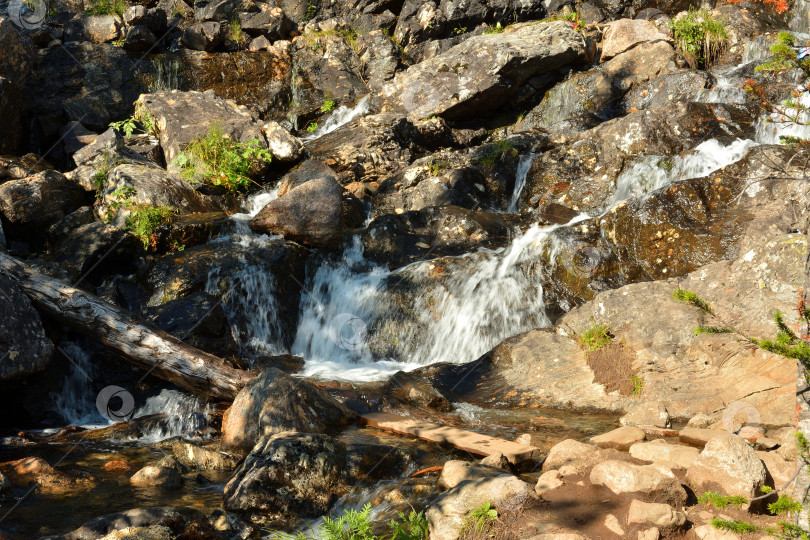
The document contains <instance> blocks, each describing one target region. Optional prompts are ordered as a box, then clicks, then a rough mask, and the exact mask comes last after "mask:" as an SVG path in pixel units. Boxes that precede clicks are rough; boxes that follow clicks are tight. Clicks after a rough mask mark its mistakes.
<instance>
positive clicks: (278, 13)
mask: <svg viewBox="0 0 810 540" xmlns="http://www.w3.org/2000/svg"><path fill="white" fill-rule="evenodd" d="M260 7H261V9H260V11H255V12H244V11H243V12H240V13H239V23H240V24H241V26H242V30H244V31H245V32H247V33H249V34H251V35H256V34H261V36H260V37H264V36H266V39H268V40H269V41H278V40H279V39H287V38H288V37H289V35H290V29H291V23H290V19H288V18H287V15H286V14H285V13H284V11H283V10H282V9H281V8H278V7H272V6H270V5H268V4H261V5H260ZM257 39H258V38H257ZM268 45H270V43H268Z"/></svg>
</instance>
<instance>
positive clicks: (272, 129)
mask: <svg viewBox="0 0 810 540" xmlns="http://www.w3.org/2000/svg"><path fill="white" fill-rule="evenodd" d="M261 131H262V134H263V135H264V137H265V139H266V140H267V148H268V149H269V150H270V152H272V153H273V159H277V160H279V161H281V162H283V163H290V162H295V161H298V160H299V159H300V158H301V155H302V154H303V152H304V143H302V142H301V140H300V139H299V138H298V137H296V136H294V135H293V134H291V133H290V132H289V131H287V130H286V129H284V128H283V127H281V125H280V124H279V123H278V122H268V123H267V124H264V125H263V126H262V128H261Z"/></svg>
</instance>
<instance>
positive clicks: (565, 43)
mask: <svg viewBox="0 0 810 540" xmlns="http://www.w3.org/2000/svg"><path fill="white" fill-rule="evenodd" d="M585 55H586V45H585V40H584V39H583V37H582V36H581V35H580V34H579V33H577V32H576V31H574V30H573V29H572V28H571V26H570V25H568V24H566V23H563V22H554V23H548V24H546V23H529V24H522V25H520V24H519V25H515V26H513V27H512V28H510V31H508V32H503V33H502V34H495V35H487V36H475V37H471V38H469V39H467V40H466V41H464V42H463V43H461V44H459V45H456V46H455V47H453V48H452V49H450V50H449V51H447V52H445V53H443V54H440V55H438V56H436V57H434V58H431V59H430V60H427V61H425V62H422V63H419V64H416V65H414V66H411V67H410V68H409V69H407V70H406V71H404V72H402V73H399V74H397V76H396V77H395V78H394V80H393V81H391V82H390V83H389V84H387V85H386V86H385V87H384V89H383V90H382V92H381V97H382V99H383V110H399V111H404V112H405V113H406V114H407V115H408V117H409V118H415V119H416V118H425V117H428V116H433V115H439V116H443V117H445V118H470V117H480V116H481V115H482V114H485V113H486V112H488V111H490V110H491V109H492V108H494V107H497V106H498V105H500V104H501V103H503V102H505V101H508V100H510V99H512V98H514V97H515V96H516V95H517V94H518V90H519V88H520V86H521V85H522V84H524V83H525V82H526V81H528V80H529V79H531V78H532V77H536V76H539V75H542V74H544V73H548V72H550V71H553V70H555V69H557V68H560V67H563V66H566V65H571V64H577V63H580V62H582V61H584V60H585Z"/></svg>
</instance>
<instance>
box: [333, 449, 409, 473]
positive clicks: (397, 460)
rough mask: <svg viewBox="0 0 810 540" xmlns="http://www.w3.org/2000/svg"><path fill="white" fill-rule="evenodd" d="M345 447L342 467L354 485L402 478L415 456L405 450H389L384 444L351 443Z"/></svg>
mask: <svg viewBox="0 0 810 540" xmlns="http://www.w3.org/2000/svg"><path fill="white" fill-rule="evenodd" d="M347 446H348V447H347V450H346V462H345V464H344V466H343V467H344V470H345V472H346V475H347V476H348V478H349V480H350V481H352V482H354V483H359V482H363V481H367V480H382V479H389V478H392V477H402V476H403V475H406V474H407V471H408V470H409V467H410V466H412V465H414V459H415V455H414V454H413V453H412V452H411V451H409V450H407V449H402V448H391V447H390V446H388V445H385V444H362V443H360V444H358V443H352V444H349V445H347Z"/></svg>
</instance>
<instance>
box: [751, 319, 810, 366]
mask: <svg viewBox="0 0 810 540" xmlns="http://www.w3.org/2000/svg"><path fill="white" fill-rule="evenodd" d="M773 318H774V322H775V323H776V328H777V334H776V339H762V340H754V342H755V343H756V344H757V345H758V346H759V347H760V348H762V349H765V350H766V351H770V352H773V353H776V354H781V355H782V356H787V357H788V358H795V359H797V360H801V361H802V363H804V365H805V366H810V345H808V344H807V342H805V341H804V340H802V339H799V336H797V335H796V334H795V333H794V332H793V330H791V329H790V327H788V325H787V324H785V321H784V317H783V315H782V312H781V311H779V310H776V312H775V313H774V317H773ZM804 318H805V319H807V315H806V314H805V315H804Z"/></svg>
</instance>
